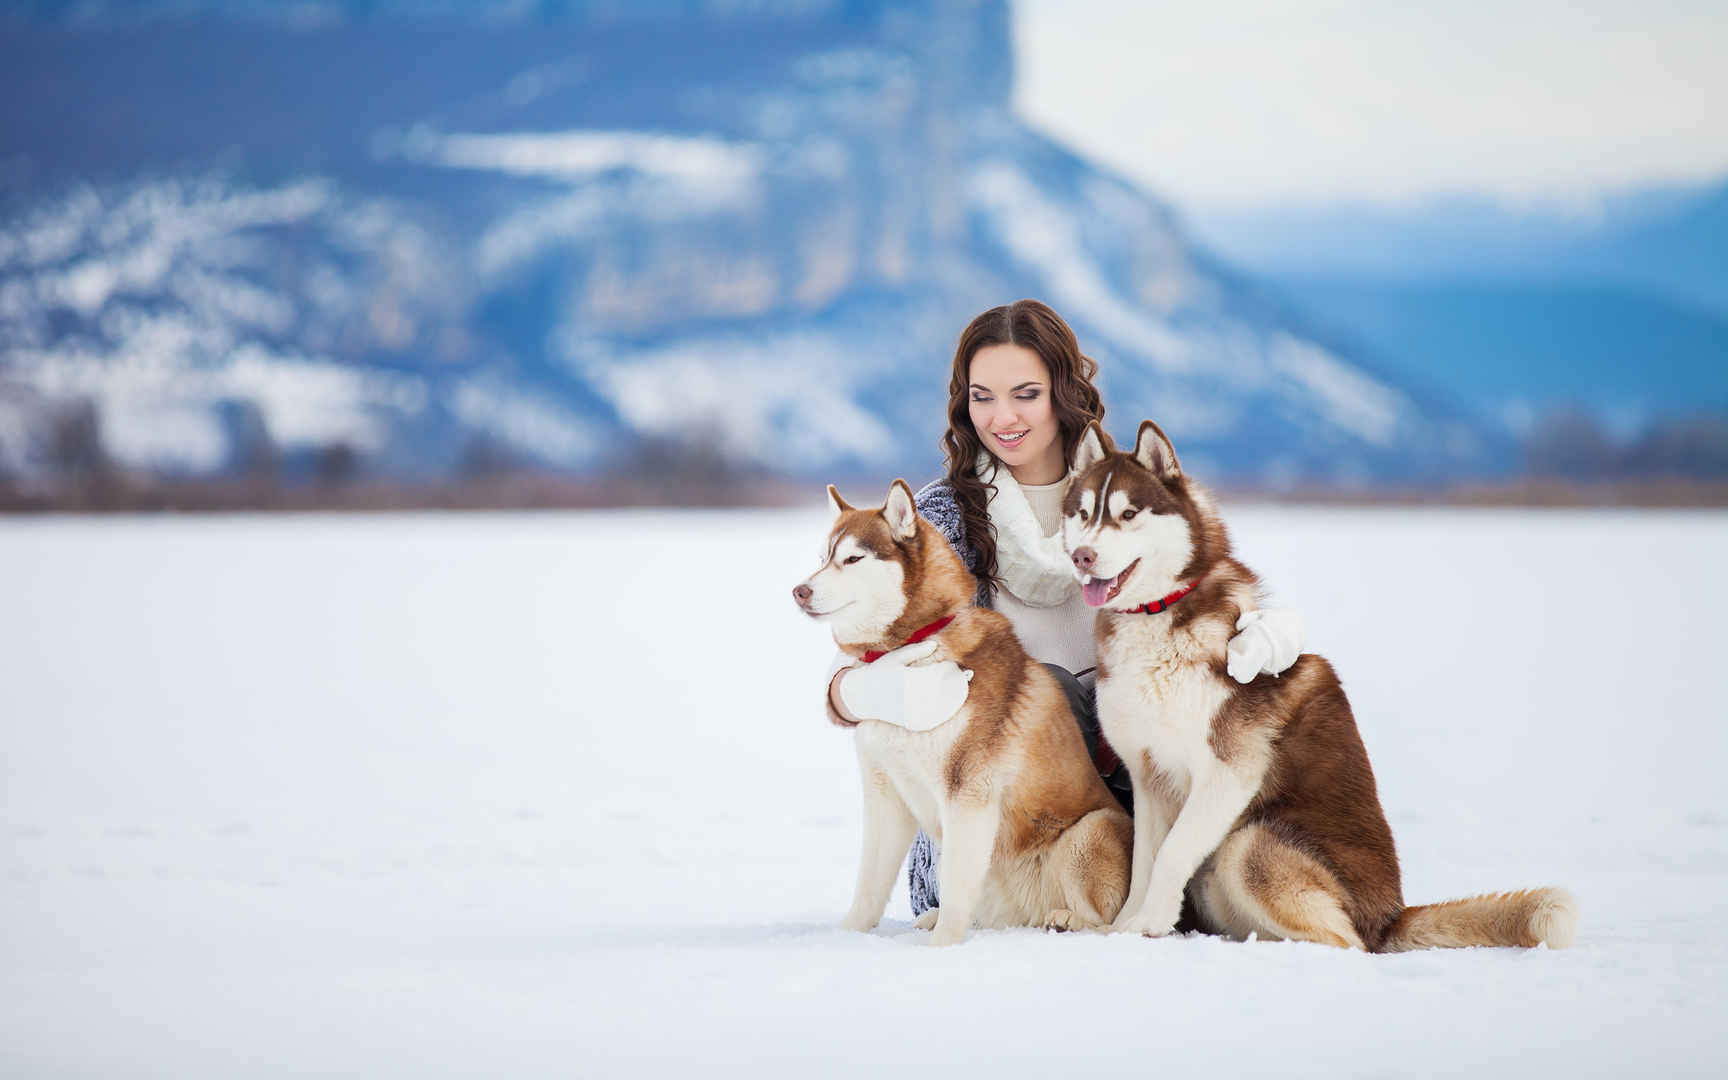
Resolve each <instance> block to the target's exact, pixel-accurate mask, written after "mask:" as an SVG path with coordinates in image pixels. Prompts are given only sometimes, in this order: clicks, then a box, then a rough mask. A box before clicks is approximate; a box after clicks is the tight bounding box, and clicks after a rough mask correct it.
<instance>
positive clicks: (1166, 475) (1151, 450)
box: [1134, 420, 1182, 480]
mask: <svg viewBox="0 0 1728 1080" xmlns="http://www.w3.org/2000/svg"><path fill="white" fill-rule="evenodd" d="M1134 460H1135V461H1138V462H1139V463H1140V464H1142V465H1144V466H1146V468H1148V469H1151V470H1152V471H1153V472H1154V473H1156V474H1157V475H1158V476H1159V477H1160V478H1161V479H1164V480H1174V479H1176V478H1177V477H1179V476H1181V475H1182V465H1181V463H1179V462H1178V461H1177V460H1176V448H1175V447H1174V446H1171V445H1170V437H1169V436H1167V435H1165V434H1164V429H1163V428H1161V427H1159V426H1158V425H1157V424H1154V423H1153V422H1152V421H1150V420H1142V421H1140V434H1139V435H1137V436H1135V438H1134Z"/></svg>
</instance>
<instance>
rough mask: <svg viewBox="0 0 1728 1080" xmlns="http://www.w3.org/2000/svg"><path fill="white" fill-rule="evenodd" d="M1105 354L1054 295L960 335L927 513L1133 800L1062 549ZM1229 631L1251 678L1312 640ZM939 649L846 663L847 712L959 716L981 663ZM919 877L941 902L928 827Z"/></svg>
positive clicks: (924, 499)
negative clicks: (1108, 731) (1110, 738)
mask: <svg viewBox="0 0 1728 1080" xmlns="http://www.w3.org/2000/svg"><path fill="white" fill-rule="evenodd" d="M1097 371H1098V365H1097V364H1095V363H1093V361H1092V360H1090V359H1089V358H1087V357H1086V356H1084V355H1082V354H1081V352H1080V347H1079V343H1078V342H1077V341H1076V340H1075V338H1074V331H1073V330H1071V329H1069V327H1068V324H1067V323H1065V322H1063V321H1062V317H1061V316H1059V315H1057V314H1056V312H1054V311H1052V310H1051V309H1050V308H1049V307H1047V306H1045V305H1044V304H1041V303H1039V302H1038V301H1036V300H1021V301H1018V302H1016V303H1013V304H1008V305H1005V306H1003V307H998V308H991V309H990V310H989V311H986V312H985V313H984V314H982V315H980V316H978V317H977V318H976V319H973V320H972V322H971V324H970V325H968V326H967V327H966V330H965V332H964V333H962V334H961V335H960V344H959V347H958V348H957V349H956V350H955V352H954V367H953V371H952V373H951V374H950V377H949V380H948V431H947V433H946V434H944V435H943V436H942V449H943V453H944V456H945V457H946V459H947V475H946V476H945V477H944V478H943V479H941V480H937V481H935V482H933V483H931V484H930V485H928V486H927V487H925V488H924V489H923V490H922V491H920V492H919V493H918V496H917V504H918V512H919V513H920V514H922V515H923V516H924V517H925V518H926V519H927V520H928V521H929V522H930V523H931V524H932V525H935V526H936V527H937V528H938V529H940V530H941V531H942V533H943V535H945V536H946V537H947V538H948V542H949V543H950V544H952V545H953V546H954V550H955V552H956V553H957V554H959V556H960V558H961V560H962V561H963V562H964V563H965V564H966V568H967V569H968V570H971V571H972V573H973V575H974V576H975V577H977V579H978V603H980V604H981V605H983V606H985V607H993V608H995V609H996V610H997V611H999V612H1001V613H1002V614H1003V615H1006V616H1007V617H1008V620H1009V622H1011V623H1012V624H1013V626H1014V632H1015V634H1016V635H1018V636H1019V638H1020V642H1021V644H1022V645H1024V646H1025V648H1026V651H1027V652H1028V653H1029V654H1031V656H1032V657H1033V659H1035V660H1038V661H1040V662H1042V663H1043V664H1044V665H1045V666H1046V667H1047V668H1049V669H1050V670H1051V673H1052V674H1053V675H1055V676H1056V678H1057V681H1058V682H1060V683H1061V684H1062V686H1063V688H1064V689H1065V690H1066V691H1067V694H1068V701H1069V705H1070V707H1071V708H1072V709H1073V711H1074V719H1075V722H1076V723H1077V724H1079V726H1080V730H1081V732H1082V734H1083V735H1084V736H1085V739H1086V748H1087V749H1088V750H1089V751H1091V753H1092V760H1093V762H1094V763H1095V764H1096V765H1097V766H1098V772H1099V775H1100V776H1103V777H1104V780H1105V783H1107V784H1108V785H1109V786H1110V788H1111V790H1112V791H1113V792H1114V793H1115V794H1116V797H1117V798H1118V799H1119V800H1120V801H1121V802H1122V804H1123V806H1125V807H1127V808H1128V810H1129V812H1130V813H1132V812H1133V807H1132V805H1130V804H1131V802H1132V799H1131V796H1130V794H1129V792H1130V786H1129V780H1128V776H1127V770H1126V769H1124V768H1122V766H1121V762H1119V761H1118V760H1116V757H1115V755H1114V754H1113V753H1111V751H1110V748H1109V745H1108V744H1107V743H1105V742H1104V741H1103V740H1102V739H1101V738H1100V737H1099V735H1098V719H1097V712H1096V708H1095V705H1094V703H1093V700H1092V683H1091V675H1092V668H1093V644H1092V623H1093V617H1094V615H1095V614H1096V609H1094V608H1091V607H1088V606H1087V605H1086V602H1085V601H1084V600H1083V599H1082V597H1081V594H1080V585H1079V582H1078V581H1077V580H1076V579H1075V576H1074V570H1073V564H1072V563H1071V562H1070V561H1069V558H1068V555H1067V553H1066V551H1064V549H1063V547H1062V537H1061V528H1062V498H1063V495H1064V494H1065V493H1066V490H1067V485H1068V463H1069V462H1070V461H1071V460H1072V459H1073V454H1074V447H1075V445H1076V444H1078V442H1079V441H1080V436H1081V435H1082V434H1083V433H1084V432H1085V430H1086V425H1087V423H1088V422H1090V421H1092V420H1099V421H1102V420H1103V418H1104V403H1103V402H1102V401H1101V400H1100V399H1099V396H1098V390H1097V388H1096V387H1094V386H1093V385H1092V379H1093V377H1094V376H1095V375H1096V374H1097ZM1246 618H1248V619H1249V620H1252V621H1248V622H1246V623H1245V624H1244V625H1243V626H1242V627H1240V628H1239V631H1238V633H1237V636H1236V637H1235V638H1234V639H1233V640H1232V641H1231V642H1230V665H1229V668H1230V674H1231V676H1232V677H1234V678H1236V679H1238V680H1239V681H1241V682H1248V681H1250V680H1252V679H1253V678H1254V677H1255V676H1256V675H1259V674H1261V673H1262V672H1264V673H1267V674H1278V673H1279V672H1282V671H1283V670H1285V669H1286V668H1288V667H1289V666H1290V665H1291V664H1293V663H1295V662H1296V657H1297V656H1298V655H1299V654H1300V653H1301V651H1302V630H1301V624H1300V620H1299V619H1297V618H1296V616H1295V615H1294V613H1292V612H1287V611H1277V610H1272V611H1261V612H1256V613H1253V614H1251V615H1250V616H1248V617H1246ZM927 652H928V647H927V646H923V645H908V646H905V647H904V648H901V649H896V650H894V652H891V653H888V654H887V655H886V656H884V657H882V658H881V660H879V661H878V662H876V663H875V664H870V665H862V664H854V665H852V666H849V667H844V668H841V669H840V670H839V671H838V672H837V673H835V675H834V676H833V678H832V679H831V680H830V682H829V687H828V707H829V717H830V719H832V720H834V721H835V722H836V723H840V724H847V723H855V722H856V721H857V720H859V719H864V718H868V719H877V720H884V721H887V722H889V723H897V724H902V725H904V726H906V727H910V728H914V729H917V730H925V729H928V728H930V727H934V726H935V725H936V724H939V723H941V722H943V721H944V720H946V719H948V718H949V717H951V716H953V715H954V713H955V712H956V711H958V709H959V708H960V706H961V704H963V703H964V702H965V699H966V685H967V679H968V678H969V677H970V676H969V673H967V672H963V671H961V670H960V668H959V667H958V666H956V665H955V664H953V663H952V662H944V663H940V664H928V665H919V666H907V664H908V661H910V660H913V659H918V658H921V657H922V656H924V655H925V654H926V653H927ZM908 880H909V885H910V889H911V896H912V913H913V914H914V915H919V914H922V913H923V912H924V911H925V910H927V909H929V908H932V907H935V906H936V903H937V895H936V880H937V875H936V869H935V852H934V850H933V848H932V845H931V843H930V840H929V838H928V837H926V836H925V835H924V834H923V833H919V834H918V838H917V840H916V841H915V842H914V843H913V846H912V857H911V860H910V862H909V869H908Z"/></svg>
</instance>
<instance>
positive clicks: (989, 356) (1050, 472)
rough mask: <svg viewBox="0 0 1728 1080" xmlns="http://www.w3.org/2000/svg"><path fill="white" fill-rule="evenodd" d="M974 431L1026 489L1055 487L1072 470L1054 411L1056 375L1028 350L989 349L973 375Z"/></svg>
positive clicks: (977, 359)
mask: <svg viewBox="0 0 1728 1080" xmlns="http://www.w3.org/2000/svg"><path fill="white" fill-rule="evenodd" d="M966 380H967V382H969V383H970V384H971V387H970V390H969V393H970V395H971V405H970V407H969V409H970V414H971V417H972V427H973V429H974V430H976V431H977V432H978V438H979V440H980V441H981V442H983V444H984V447H985V449H987V450H989V451H990V453H991V455H992V456H994V457H995V458H996V459H997V460H998V461H1000V462H1002V463H1003V464H1004V465H1006V466H1008V471H1009V472H1011V473H1013V474H1014V479H1015V480H1017V481H1019V482H1020V483H1022V484H1054V483H1055V482H1056V481H1058V480H1060V479H1062V477H1063V475H1064V474H1065V473H1066V472H1067V470H1068V463H1067V461H1066V460H1064V458H1063V454H1062V430H1061V428H1060V427H1059V426H1058V425H1057V423H1056V414H1055V412H1054V411H1053V410H1052V409H1051V408H1050V372H1049V370H1048V369H1047V368H1045V366H1044V361H1043V360H1042V359H1040V358H1039V356H1038V354H1037V353H1035V352H1033V351H1032V350H1031V349H1028V348H1027V347H1026V346H1024V345H986V346H984V347H983V348H981V349H979V350H978V351H977V352H975V353H973V354H972V364H971V367H970V369H969V371H968V372H967V376H966Z"/></svg>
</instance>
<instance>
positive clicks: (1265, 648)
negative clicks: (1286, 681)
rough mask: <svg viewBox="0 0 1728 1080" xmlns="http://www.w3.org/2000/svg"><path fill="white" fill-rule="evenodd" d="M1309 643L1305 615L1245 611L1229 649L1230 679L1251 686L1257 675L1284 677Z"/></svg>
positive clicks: (1228, 646)
mask: <svg viewBox="0 0 1728 1080" xmlns="http://www.w3.org/2000/svg"><path fill="white" fill-rule="evenodd" d="M1305 643H1306V635H1305V634H1304V633H1303V628H1302V616H1300V615H1298V614H1296V613H1295V612H1294V611H1287V610H1285V609H1283V608H1271V609H1268V610H1264V611H1245V612H1243V613H1242V617H1241V618H1240V619H1237V620H1236V636H1235V637H1233V638H1231V639H1230V644H1229V645H1227V646H1225V650H1224V651H1225V652H1226V653H1228V654H1229V662H1228V669H1229V672H1230V677H1231V678H1232V679H1235V680H1236V681H1237V682H1239V683H1250V682H1253V681H1254V678H1255V676H1257V675H1281V674H1283V673H1284V672H1285V671H1288V670H1289V669H1290V665H1291V664H1294V663H1295V662H1296V658H1297V657H1298V656H1301V655H1302V646H1303V645H1304V644H1305Z"/></svg>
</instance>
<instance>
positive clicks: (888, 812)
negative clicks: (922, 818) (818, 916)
mask: <svg viewBox="0 0 1728 1080" xmlns="http://www.w3.org/2000/svg"><path fill="white" fill-rule="evenodd" d="M917 831H918V825H917V823H916V822H915V821H913V819H912V811H910V810H908V809H907V808H906V802H905V800H903V799H901V798H900V793H899V792H898V791H895V790H894V785H893V784H892V783H890V782H889V780H888V777H887V775H886V774H884V773H882V772H880V771H878V770H875V769H871V768H869V767H866V768H865V769H864V844H863V849H862V851H861V852H860V853H859V856H858V885H857V887H856V888H855V889H854V890H853V892H852V910H851V911H848V912H847V913H846V918H844V919H843V920H841V922H840V926H841V928H842V929H846V930H859V931H863V930H869V929H870V928H872V927H874V926H875V925H876V924H877V923H879V922H881V921H882V909H883V908H885V907H887V906H888V894H889V893H891V892H893V891H894V881H895V879H896V878H897V877H899V875H900V864H901V862H903V861H904V860H905V858H906V849H907V848H908V847H910V846H912V837H913V835H914V834H916V833H917Z"/></svg>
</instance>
